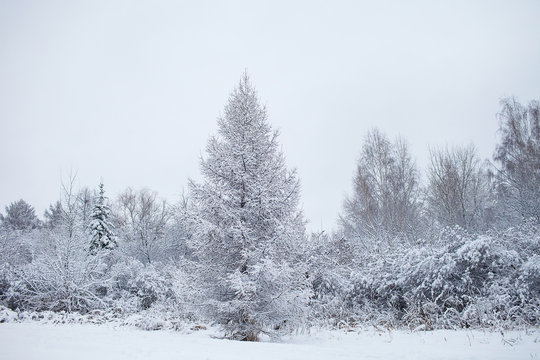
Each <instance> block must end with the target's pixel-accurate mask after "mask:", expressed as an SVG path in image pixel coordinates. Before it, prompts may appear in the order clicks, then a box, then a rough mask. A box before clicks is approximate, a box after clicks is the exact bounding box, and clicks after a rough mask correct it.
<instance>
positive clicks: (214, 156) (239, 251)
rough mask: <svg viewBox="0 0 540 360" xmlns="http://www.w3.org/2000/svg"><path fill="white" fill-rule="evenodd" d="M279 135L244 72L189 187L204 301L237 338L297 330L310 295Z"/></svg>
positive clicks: (300, 223)
mask: <svg viewBox="0 0 540 360" xmlns="http://www.w3.org/2000/svg"><path fill="white" fill-rule="evenodd" d="M277 136H278V134H277V132H275V131H273V130H272V129H271V127H270V125H269V124H268V122H267V114H266V109H265V108H264V107H263V106H261V105H260V104H259V102H258V99H257V94H256V91H255V89H254V88H253V87H252V85H251V83H250V80H249V77H248V76H247V74H244V76H243V78H242V79H241V81H240V83H239V85H238V87H237V88H236V89H235V90H234V91H233V92H232V94H231V95H230V97H229V102H228V104H227V105H226V107H225V113H224V116H223V117H222V118H220V119H219V120H218V135H217V136H215V137H212V138H211V139H210V140H209V142H208V145H207V148H206V151H207V158H206V159H202V160H201V171H202V174H203V177H204V181H203V182H202V183H200V184H198V183H195V182H193V181H192V182H191V183H190V191H191V200H192V207H191V208H190V210H188V211H189V212H190V213H188V214H187V216H186V221H188V222H189V224H190V227H191V231H192V233H193V236H192V237H191V239H190V245H191V247H192V248H193V249H194V252H195V255H196V256H197V259H198V266H199V268H198V269H197V272H198V274H199V276H201V284H202V286H203V287H204V290H205V291H204V294H205V295H204V296H205V299H206V301H205V304H206V305H207V309H208V310H209V311H210V314H211V315H212V316H213V317H215V318H217V319H218V320H219V321H220V322H221V323H222V324H224V325H225V327H226V329H227V330H228V333H229V335H230V336H231V337H232V338H235V339H239V340H256V339H257V337H258V335H259V333H260V332H262V331H267V330H268V329H277V328H281V329H283V328H284V327H286V326H294V324H295V323H296V322H297V321H298V320H299V319H300V318H301V317H302V314H303V309H304V307H303V306H304V305H305V303H306V302H307V299H308V297H309V291H308V288H307V283H306V277H305V270H304V267H303V265H302V264H301V262H300V261H299V259H300V256H299V251H300V250H299V245H301V243H300V242H302V241H304V238H305V228H304V220H303V216H302V213H301V211H300V210H299V208H298V200H299V193H300V185H299V181H298V179H297V176H296V172H295V171H288V170H287V168H286V166H285V159H284V157H283V155H282V153H281V152H280V151H279V145H278V142H277Z"/></svg>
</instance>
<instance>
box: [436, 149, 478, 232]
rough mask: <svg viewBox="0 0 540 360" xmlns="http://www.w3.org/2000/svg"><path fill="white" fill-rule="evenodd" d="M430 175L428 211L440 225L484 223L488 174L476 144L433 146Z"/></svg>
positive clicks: (473, 225)
mask: <svg viewBox="0 0 540 360" xmlns="http://www.w3.org/2000/svg"><path fill="white" fill-rule="evenodd" d="M428 177H429V184H428V187H427V191H426V193H427V194H426V195H427V205H428V211H429V214H430V216H431V217H432V218H433V219H435V220H436V221H437V223H438V224H439V225H440V226H442V227H444V226H454V225H459V226H460V227H462V228H464V229H469V230H471V229H478V227H479V226H480V225H482V221H483V211H484V209H485V206H486V201H487V198H488V188H487V177H486V173H485V171H484V169H483V167H482V164H481V162H480V159H479V158H478V155H477V152H476V148H475V147H474V146H473V145H470V146H467V147H456V148H453V149H440V150H432V151H431V164H430V167H429V171H428Z"/></svg>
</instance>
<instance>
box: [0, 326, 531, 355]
mask: <svg viewBox="0 0 540 360" xmlns="http://www.w3.org/2000/svg"><path fill="white" fill-rule="evenodd" d="M216 336H218V333H217V332H216V331H214V330H212V329H210V330H202V331H194V332H192V333H189V334H186V333H180V332H172V331H142V330H138V329H133V328H129V327H111V326H103V325H91V324H84V325H75V324H67V325H66V324H64V325H53V324H39V323H31V322H30V323H4V324H0V359H3V360H12V359H20V360H25V359H39V360H46V359H55V360H64V359H66V360H67V359H69V360H71V359H76V360H85V359H92V360H95V359H100V360H105V359H129V360H136V359H209V360H210V359H223V360H227V359H235V360H238V359H242V360H244V359H245V360H248V359H262V360H266V359H282V360H286V359H291V360H292V359H295V360H298V359H310V360H322V359H418V360H422V359H538V358H540V357H539V355H540V331H539V330H529V331H509V332H503V333H501V332H487V331H486V332H484V331H479V330H475V331H468V330H459V331H452V330H438V331H431V332H415V333H411V332H406V331H391V332H378V331H375V330H361V331H358V332H356V331H355V332H344V331H337V330H333V331H328V330H319V331H312V332H311V334H303V335H296V336H292V337H289V338H286V339H283V340H282V341H281V342H277V343H276V342H268V341H263V342H258V343H249V342H239V341H231V340H223V339H219V338H216Z"/></svg>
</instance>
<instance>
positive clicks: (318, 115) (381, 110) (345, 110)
mask: <svg viewBox="0 0 540 360" xmlns="http://www.w3.org/2000/svg"><path fill="white" fill-rule="evenodd" d="M244 69H247V70H248V72H249V74H250V76H251V79H252V82H253V83H254V84H255V86H256V87H257V89H258V92H259V96H260V99H261V101H262V102H263V103H264V104H266V106H267V109H268V112H269V120H270V122H271V124H272V126H273V127H274V128H276V129H279V131H280V133H281V135H280V142H281V144H282V148H283V151H284V153H285V156H286V158H287V163H288V166H290V167H296V168H297V169H298V173H299V176H300V179H301V182H302V206H303V208H304V211H305V214H306V217H307V218H308V220H309V221H310V225H309V228H311V229H320V228H321V227H322V228H332V227H334V225H335V219H336V217H337V214H338V212H339V211H340V210H341V206H342V202H343V199H344V196H345V195H346V194H347V193H349V192H350V191H351V187H352V185H351V184H352V176H353V174H354V169H355V163H356V160H357V159H358V156H359V152H360V149H361V146H362V140H363V137H364V135H365V134H366V131H367V130H369V129H370V128H372V127H378V128H379V129H380V130H382V131H383V132H385V133H386V134H387V135H388V136H390V137H391V138H394V137H396V136H398V135H401V136H402V137H403V138H405V139H406V140H407V141H408V142H409V145H410V146H411V149H412V152H413V154H414V156H415V158H416V160H417V162H418V164H419V165H420V166H421V167H425V165H426V164H427V161H428V147H429V146H445V145H466V144H469V143H470V142H474V143H475V144H476V146H477V148H478V150H479V153H480V155H481V156H482V158H487V157H490V156H491V154H492V152H493V149H494V146H495V142H496V139H497V138H496V130H497V127H498V121H497V119H496V114H497V112H498V111H499V100H500V99H501V98H502V97H506V96H510V95H515V96H516V97H518V98H519V99H520V100H521V101H522V102H523V103H527V102H528V101H530V100H531V99H540V1H538V0H535V1H445V2H442V1H422V2H420V1H395V2H385V1H325V2H320V1H268V2H261V1H245V2H233V1H214V2H205V1H190V2H187V1H170V2H169V1H144V2H138V1H94V0H92V1H90V0H89V1H83V2H79V1H67V0H66V1H8V0H0V125H1V126H0V209H1V210H2V211H3V208H4V206H5V205H7V204H9V203H10V202H12V201H15V200H18V199H20V198H23V199H25V200H26V201H27V202H29V203H30V204H32V205H33V206H34V207H35V208H36V212H37V213H38V215H39V216H42V214H43V211H44V210H45V208H46V207H47V206H48V205H49V204H50V203H51V202H54V201H55V200H56V199H58V198H59V196H60V188H61V186H60V185H61V180H62V177H64V178H65V177H66V176H67V175H68V174H69V172H70V169H73V170H74V171H76V172H77V174H78V181H79V184H80V185H81V186H83V185H87V186H90V187H92V188H95V187H97V185H98V183H99V181H100V179H103V180H104V182H105V187H106V190H107V191H108V194H109V196H110V197H115V196H116V195H117V194H118V193H119V192H120V191H121V190H123V189H125V188H126V187H128V186H132V187H134V188H142V187H148V188H150V189H153V190H156V191H158V192H159V194H160V195H161V196H163V197H164V198H166V199H168V200H169V201H171V202H175V201H177V200H178V198H179V195H180V194H181V192H182V190H183V189H184V188H185V187H186V184H187V180H188V178H194V179H199V178H200V172H199V158H200V156H201V155H204V148H205V146H206V142H207V140H208V138H209V136H210V135H211V134H214V133H215V132H216V129H217V126H216V119H217V117H218V116H219V115H220V114H221V112H222V110H223V107H224V105H225V103H226V101H227V98H228V95H229V93H230V91H231V90H232V89H233V88H234V87H235V86H236V84H237V83H238V81H239V79H240V76H241V74H242V73H243V71H244Z"/></svg>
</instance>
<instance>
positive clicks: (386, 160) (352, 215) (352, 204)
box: [339, 129, 420, 251]
mask: <svg viewBox="0 0 540 360" xmlns="http://www.w3.org/2000/svg"><path fill="white" fill-rule="evenodd" d="M353 184H354V189H353V194H352V196H350V197H349V198H347V199H346V200H345V203H344V211H343V214H342V215H341V216H340V219H339V224H340V228H341V230H342V231H343V234H344V235H345V236H346V237H347V238H348V239H350V240H351V241H353V242H355V243H356V244H358V245H360V247H361V248H364V249H365V250H368V251H373V250H374V249H373V245H375V244H379V245H382V246H388V245H391V246H394V245H396V244H403V243H407V242H411V241H414V240H416V236H417V234H418V231H419V227H420V226H419V224H420V204H419V201H418V171H417V169H416V165H415V163H414V161H413V160H412V158H411V156H410V154H409V150H408V147H407V145H406V143H405V142H404V141H402V140H400V139H398V140H397V141H396V142H395V143H392V142H390V140H388V138H387V137H386V136H385V135H384V134H383V133H381V132H380V131H378V130H377V129H374V130H371V131H370V132H369V133H368V135H367V136H366V139H365V142H364V145H363V147H362V152H361V155H360V160H359V161H358V166H357V172H356V176H355V177H354V183H353Z"/></svg>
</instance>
